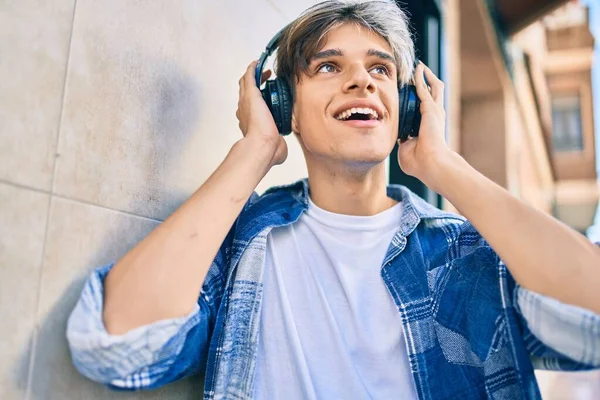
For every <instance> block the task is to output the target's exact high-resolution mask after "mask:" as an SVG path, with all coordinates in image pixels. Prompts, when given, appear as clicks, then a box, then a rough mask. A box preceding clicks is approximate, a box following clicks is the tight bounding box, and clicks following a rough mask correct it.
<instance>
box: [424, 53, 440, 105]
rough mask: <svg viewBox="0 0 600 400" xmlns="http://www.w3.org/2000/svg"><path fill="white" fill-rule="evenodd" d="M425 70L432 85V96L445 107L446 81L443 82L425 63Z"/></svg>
mask: <svg viewBox="0 0 600 400" xmlns="http://www.w3.org/2000/svg"><path fill="white" fill-rule="evenodd" d="M423 67H424V70H425V77H426V78H427V81H428V82H429V86H430V87H431V97H432V98H433V101H435V102H436V103H437V104H438V105H439V106H440V107H442V108H443V107H444V82H442V81H441V80H440V79H439V78H438V77H437V76H436V75H435V74H434V73H433V71H432V70H431V68H429V67H428V66H426V65H425V64H423Z"/></svg>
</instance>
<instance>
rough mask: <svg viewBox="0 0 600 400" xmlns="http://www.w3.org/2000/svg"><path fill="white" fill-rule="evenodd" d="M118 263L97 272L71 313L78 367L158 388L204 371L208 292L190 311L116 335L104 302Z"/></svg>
mask: <svg viewBox="0 0 600 400" xmlns="http://www.w3.org/2000/svg"><path fill="white" fill-rule="evenodd" d="M112 266H113V264H110V265H107V266H105V267H102V268H99V269H97V270H95V271H94V272H93V273H92V275H91V276H90V278H89V279H88V281H87V282H86V284H85V286H84V288H83V291H82V293H81V296H80V298H79V301H78V303H77V305H76V306H75V309H74V310H73V311H72V313H71V315H70V317H69V320H68V323H67V340H68V343H69V348H70V351H71V357H72V360H73V364H74V365H75V367H76V368H77V370H78V371H79V372H80V373H81V374H82V375H84V376H86V377H88V378H90V379H92V380H94V381H96V382H100V383H104V384H106V385H108V386H110V387H112V388H114V389H125V390H138V389H149V388H154V387H158V386H161V385H163V384H165V383H168V382H171V381H174V380H177V379H180V378H182V377H184V376H187V375H191V374H193V373H195V372H197V371H198V370H200V368H201V367H203V366H204V364H205V356H206V354H205V353H206V352H205V351H203V350H202V349H207V347H208V346H207V343H208V337H209V317H208V314H209V308H208V306H207V304H206V301H204V299H203V297H202V296H201V297H200V300H199V302H198V304H196V307H195V308H194V310H193V311H192V312H191V313H189V314H188V315H186V316H183V317H180V318H174V319H166V320H161V321H157V322H155V323H152V324H148V325H145V326H141V327H138V328H136V329H133V330H131V331H129V332H127V333H126V334H123V335H111V334H109V333H108V332H107V331H106V329H105V327H104V323H103V321H102V307H103V303H104V296H103V291H104V290H103V282H104V278H105V276H106V275H107V274H108V271H109V270H110V268H111V267H112Z"/></svg>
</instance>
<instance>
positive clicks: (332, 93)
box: [67, 0, 600, 399]
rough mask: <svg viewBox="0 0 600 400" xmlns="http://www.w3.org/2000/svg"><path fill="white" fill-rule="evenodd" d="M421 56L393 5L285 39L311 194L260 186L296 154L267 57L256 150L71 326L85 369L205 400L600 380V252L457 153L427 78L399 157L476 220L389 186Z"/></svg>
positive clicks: (529, 388)
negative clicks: (402, 91)
mask: <svg viewBox="0 0 600 400" xmlns="http://www.w3.org/2000/svg"><path fill="white" fill-rule="evenodd" d="M413 58H414V52H413V45H412V42H411V39H410V34H409V30H408V26H407V20H406V16H405V15H404V14H403V12H402V11H401V10H399V9H398V8H397V7H396V6H395V5H394V3H392V2H387V1H366V2H360V3H349V2H344V1H337V0H332V1H326V2H324V3H321V4H318V5H316V6H314V7H312V8H310V9H309V10H307V11H306V12H305V13H304V14H303V15H302V16H301V17H299V18H298V19H297V20H296V21H294V22H293V23H292V24H291V25H290V26H288V27H287V28H286V30H285V31H284V33H283V35H282V37H281V42H280V44H279V52H278V60H277V61H278V62H277V73H278V74H277V75H278V76H279V77H284V78H285V79H287V80H288V81H289V83H290V86H291V89H292V92H293V95H294V96H293V98H294V106H293V117H292V128H293V132H294V134H295V136H296V137H297V139H298V140H299V142H300V145H301V146H302V150H303V152H304V155H305V158H306V163H307V167H308V175H309V176H308V179H307V180H302V181H300V182H297V183H295V184H292V185H290V186H286V187H277V188H272V189H270V190H269V191H267V192H266V193H265V194H263V195H262V196H260V197H259V196H257V195H256V193H254V189H255V188H256V186H257V184H258V183H259V182H260V180H261V179H262V178H263V177H264V176H265V174H266V173H267V172H268V171H269V169H270V168H271V167H272V166H274V165H277V164H280V163H282V162H284V161H285V159H286V156H287V147H286V143H285V141H284V139H283V138H282V137H281V136H280V135H279V133H278V129H277V127H276V125H275V123H274V120H273V117H272V115H271V113H270V112H269V110H268V108H267V106H266V104H265V102H264V101H263V99H262V97H261V94H260V91H259V89H258V88H257V87H256V83H255V81H254V72H255V67H256V63H252V64H250V66H249V67H248V69H247V72H246V73H245V74H244V76H243V77H242V78H241V79H240V82H239V83H240V92H239V106H238V112H237V117H238V119H239V121H240V129H241V131H242V133H243V135H244V137H243V139H241V140H240V141H238V142H237V143H236V144H235V145H234V146H233V148H232V149H231V151H230V153H229V154H228V155H227V157H226V159H225V160H224V161H223V163H222V164H221V165H220V166H219V168H218V169H217V170H216V171H215V172H214V173H213V175H212V176H211V177H210V178H209V179H208V180H207V181H206V182H205V183H204V185H202V187H201V188H200V189H199V190H198V191H197V192H196V193H194V194H193V195H192V196H191V198H190V199H189V200H188V201H187V202H186V203H185V204H184V205H183V206H182V207H181V208H180V209H178V210H177V211H176V212H175V213H174V214H173V215H171V216H170V217H169V218H168V219H167V220H165V221H164V223H162V224H161V225H160V226H159V227H157V228H156V229H155V230H154V231H153V232H152V233H151V234H150V235H149V236H148V237H147V238H145V239H144V240H143V241H141V242H140V243H139V244H138V245H137V246H136V247H135V248H133V249H132V250H131V251H130V252H129V253H128V254H126V255H125V257H123V259H121V260H120V261H118V262H117V263H116V264H115V265H114V266H113V265H112V264H111V265H109V266H106V267H104V268H100V269H98V270H97V271H95V272H94V273H93V275H92V276H91V277H90V279H89V281H88V283H87V285H86V286H85V288H84V290H83V293H82V296H81V299H80V301H79V302H78V304H77V306H76V308H75V310H74V311H73V313H72V315H71V317H70V319H69V324H68V332H67V336H68V340H69V344H70V347H71V352H72V356H73V361H74V363H75V365H76V367H77V368H78V369H79V371H80V372H81V373H82V374H84V375H86V376H88V377H89V378H91V379H94V380H96V381H98V382H102V383H105V384H107V385H110V386H111V387H117V388H125V389H141V388H154V387H158V386H161V385H164V384H166V383H169V382H171V381H174V380H176V379H180V378H182V377H184V376H188V375H191V374H194V373H198V372H201V373H202V372H203V373H204V374H205V393H204V397H205V399H213V398H214V399H221V398H228V399H250V398H256V399H321V398H325V399H365V398H374V399H391V398H405V399H413V398H420V399H450V398H452V399H479V398H485V397H490V398H495V399H519V398H528V399H529V398H539V397H540V395H539V391H538V389H537V384H536V380H535V376H534V374H533V368H534V367H542V368H552V369H570V370H575V369H586V368H588V369H589V368H594V367H600V315H599V313H600V290H598V287H599V286H600V285H599V284H600V269H599V266H600V249H598V248H597V247H595V246H594V245H593V244H591V243H589V242H588V241H587V240H586V238H584V237H583V236H581V235H580V234H578V233H576V232H574V231H572V230H571V229H569V228H568V227H566V226H564V225H563V224H561V223H560V222H558V221H556V220H554V219H552V218H551V217H549V216H547V215H545V214H543V213H541V212H539V211H537V210H535V209H533V208H531V207H529V206H528V205H526V204H524V203H522V202H521V201H519V200H517V199H515V198H513V197H512V196H511V195H509V194H508V193H507V192H506V191H505V190H504V189H502V188H500V187H499V186H497V185H495V184H494V183H492V182H491V181H490V180H488V179H486V178H485V177H484V176H482V175H481V174H479V173H478V172H477V171H475V170H474V169H473V168H471V167H470V166H469V165H468V164H467V163H466V162H465V161H464V160H463V159H462V158H461V157H460V156H459V155H458V154H456V153H454V152H452V151H451V150H450V149H449V148H448V147H447V145H446V143H445V141H444V124H445V113H444V104H443V84H442V82H441V81H440V80H439V79H437V78H436V76H435V75H434V74H433V73H432V72H431V71H430V70H429V69H428V68H427V67H425V66H424V65H422V64H419V65H418V66H417V67H416V71H414V72H415V74H414V76H415V81H414V82H415V85H416V87H417V93H418V95H419V97H420V99H421V101H422V104H421V108H420V111H421V114H422V122H421V128H420V131H419V136H418V138H412V139H410V140H408V141H405V142H403V143H401V144H400V149H399V157H398V162H399V163H400V165H401V167H402V169H403V170H404V171H405V172H407V173H409V174H411V175H413V176H416V177H417V178H419V179H421V180H422V181H423V182H425V183H426V184H427V185H428V186H429V187H430V188H432V189H433V190H435V191H436V192H438V193H441V194H442V195H443V196H444V197H446V198H447V199H449V200H450V201H451V202H452V204H454V205H455V206H456V208H457V209H458V210H459V211H460V212H461V213H462V214H463V215H464V216H465V217H466V220H465V218H463V217H461V216H457V215H453V214H449V213H445V212H442V211H440V210H438V209H435V208H434V207H432V206H430V205H428V204H426V203H425V202H424V201H422V200H421V199H419V198H418V197H417V196H415V195H414V194H412V193H410V192H409V191H408V190H407V189H406V188H404V187H401V186H387V187H386V178H385V169H384V163H385V161H386V159H387V158H388V156H389V154H390V153H391V151H392V149H393V147H394V144H395V143H396V139H397V135H398V118H399V115H398V114H399V111H398V110H399V104H398V86H399V85H404V84H406V83H408V81H409V80H410V79H411V76H412V75H413V67H412V65H413ZM266 75H268V74H266ZM266 75H265V76H264V78H265V79H266V78H267V76H266ZM423 76H425V77H426V78H427V81H428V83H429V86H430V90H429V89H428V86H427V85H426V83H425V80H424V78H423ZM355 114H363V117H361V120H358V119H356V118H355V116H356V115H355ZM364 115H367V116H368V120H367V119H365V117H364Z"/></svg>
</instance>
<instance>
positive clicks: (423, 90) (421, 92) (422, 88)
mask: <svg viewBox="0 0 600 400" xmlns="http://www.w3.org/2000/svg"><path fill="white" fill-rule="evenodd" d="M423 68H424V66H423V64H421V63H419V65H417V68H416V69H415V87H416V88H417V95H418V96H419V99H420V100H421V102H425V101H427V100H432V97H431V93H429V87H428V86H427V84H426V83H425V78H423Z"/></svg>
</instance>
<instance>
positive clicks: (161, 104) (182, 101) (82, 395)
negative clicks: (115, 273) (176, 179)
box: [15, 60, 203, 400]
mask: <svg viewBox="0 0 600 400" xmlns="http://www.w3.org/2000/svg"><path fill="white" fill-rule="evenodd" d="M144 68H145V69H146V71H147V73H148V77H150V78H148V77H144V78H143V79H148V83H149V86H151V87H148V91H147V93H150V94H151V95H150V96H148V98H147V99H142V98H140V99H139V100H140V101H143V102H144V103H145V104H147V107H145V108H144V109H145V110H146V111H147V115H144V116H143V118H145V119H146V120H145V121H141V123H140V126H145V127H150V129H149V132H148V134H147V135H146V136H147V138H148V140H149V141H151V147H152V156H151V157H147V158H146V159H145V160H143V162H140V163H139V165H140V168H142V169H144V174H145V176H146V183H145V185H143V187H144V189H143V190H142V191H141V192H140V193H137V194H136V195H135V196H132V198H133V199H134V201H133V204H131V208H130V209H131V210H134V213H135V214H138V215H143V214H144V213H145V211H147V210H149V209H150V210H158V211H159V212H158V215H169V214H171V213H172V212H173V211H174V210H175V209H176V208H177V207H179V205H180V204H181V203H183V202H184V201H185V199H186V198H187V197H189V195H190V193H184V192H181V193H177V194H176V195H175V196H174V195H173V193H172V192H171V190H170V186H172V185H170V184H169V182H167V181H166V179H167V177H168V176H169V174H168V172H169V168H170V167H172V166H173V164H174V161H175V160H177V158H178V157H179V154H180V152H181V151H182V149H183V148H184V146H185V145H186V144H187V143H188V142H189V140H190V138H191V136H192V135H193V134H195V133H196V134H198V132H195V128H196V127H197V125H198V119H199V115H200V111H201V104H200V101H199V96H200V93H201V91H200V89H201V88H199V87H198V85H197V83H196V82H195V81H194V80H193V79H192V78H191V77H190V76H186V75H185V74H184V73H183V72H182V71H181V70H180V69H179V68H178V67H177V66H176V65H175V64H173V63H170V62H165V61H164V60H159V61H158V62H157V61H155V62H149V63H146V64H145V66H144ZM132 78H136V79H137V78H139V77H132ZM144 83H145V82H144ZM141 86H144V85H141ZM125 95H128V94H125ZM140 97H141V96H140ZM117 114H118V113H117ZM106 117H107V118H115V115H109V116H106ZM130 117H131V116H127V115H125V116H123V118H130ZM97 134H98V135H102V134H103V132H97ZM131 151H136V149H131ZM175 164H176V163H175ZM98 167H100V166H98ZM167 194H168V195H167ZM166 198H170V199H175V201H173V202H169V204H166V202H164V203H163V204H154V205H149V203H152V202H157V200H158V201H160V200H161V199H163V200H164V199H166ZM74 204H75V203H74ZM101 212H102V213H103V212H105V211H104V210H102V211H101ZM106 212H107V213H112V212H110V211H106ZM95 215H103V214H95ZM112 216H113V215H111V217H112ZM115 220H116V221H117V222H116V223H114V224H109V225H107V226H108V227H109V229H108V230H106V229H105V230H102V231H100V232H99V233H98V231H99V230H100V229H102V228H99V227H97V226H94V224H91V223H90V224H89V225H92V226H83V225H85V221H80V220H79V221H70V222H62V221H61V222H62V223H63V224H64V225H65V226H66V227H74V228H77V232H78V234H80V233H83V234H84V235H85V234H86V233H87V234H88V235H89V237H93V236H94V233H95V234H96V235H98V234H99V235H101V237H104V240H103V241H101V242H99V243H97V244H95V243H92V241H90V240H89V237H88V238H87V239H86V238H82V240H81V243H74V242H73V241H70V242H69V243H62V244H61V245H60V246H59V248H61V249H63V251H71V249H74V252H78V251H79V252H81V254H78V255H77V256H74V255H71V256H65V257H71V258H69V259H70V260H72V261H71V262H72V263H73V271H81V270H82V269H83V271H82V272H80V273H77V274H73V276H72V278H71V279H72V281H71V283H70V285H68V288H67V289H66V290H65V291H64V292H63V293H62V295H61V296H60V298H58V299H57V300H56V302H55V305H54V306H53V307H52V309H51V310H50V311H49V312H48V313H47V314H46V316H45V318H44V319H43V320H42V321H39V325H38V326H39V334H38V335H37V339H36V340H37V343H36V344H35V349H34V351H35V357H34V358H33V368H32V369H31V371H32V372H31V373H32V376H33V378H32V379H31V380H30V381H31V382H30V386H31V387H30V392H31V394H30V397H29V400H48V399H60V400H64V399H65V398H68V399H141V398H143V399H167V398H168V399H188V398H189V399H192V398H193V399H197V398H198V396H201V393H202V391H203V386H202V385H203V382H202V379H201V378H199V377H193V378H188V379H185V380H182V381H180V382H178V383H176V384H173V385H168V386H167V387H165V388H163V389H159V390H154V391H149V392H136V393H132V392H116V391H112V390H110V389H108V388H106V387H105V386H103V385H100V384H97V383H94V382H92V381H90V380H88V379H87V378H84V377H83V376H81V375H80V374H79V373H78V372H77V371H76V370H75V368H74V367H73V365H72V363H71V358H70V354H69V350H68V346H67V340H66V336H65V330H66V322H67V318H68V316H69V314H70V312H71V310H72V309H73V308H74V306H75V304H76V302H77V299H78V297H79V295H80V293H81V289H82V287H83V284H84V282H85V280H86V279H87V277H88V275H89V273H90V272H91V270H92V269H93V268H95V267H98V266H100V265H103V264H105V263H107V262H110V261H116V260H118V259H119V258H121V257H122V256H123V255H124V254H125V253H126V252H127V251H129V250H130V249H131V248H132V247H133V246H134V245H135V244H136V243H138V242H139V241H140V240H142V239H143V238H144V237H145V236H146V235H147V234H148V233H150V231H151V230H152V229H153V228H154V227H156V225H157V223H154V222H152V221H149V220H141V219H139V218H135V217H132V218H130V217H128V216H120V215H119V216H117V218H116V219H115ZM91 222H93V221H91ZM132 222H133V223H132ZM99 225H102V226H105V225H104V222H103V223H101V224H99ZM94 229H96V231H94ZM66 230H67V231H68V230H69V229H66ZM73 231H75V230H73ZM84 235H80V236H77V235H73V232H71V234H70V235H69V237H72V238H75V240H78V239H77V238H78V237H82V236H84ZM57 236H58V238H50V237H49V240H52V239H54V240H60V238H61V237H62V232H59V234H58V235H57ZM88 243H91V246H93V247H94V248H89V247H91V246H89V245H88V246H87V247H88V248H86V245H85V244H88ZM48 247H49V246H46V248H48ZM79 249H81V250H79ZM94 252H95V254H94ZM92 254H94V255H93V256H88V255H92ZM48 258H49V255H48V254H45V255H44V261H45V263H46V261H47V259H48ZM56 259H61V257H56ZM85 260H90V261H88V262H89V263H90V264H91V265H88V266H87V267H86V268H81V267H82V264H84V263H86V261H85ZM42 273H43V272H42ZM50 279H54V278H53V277H50ZM43 284H44V283H43V282H42V285H43ZM33 337H34V334H33V333H32V335H31V337H30V342H31V341H32V340H34V339H33ZM29 368H30V354H29V352H28V351H27V350H24V351H23V353H22V356H21V359H20V361H19V363H18V365H16V367H15V382H17V384H18V386H19V387H20V388H21V389H23V390H25V386H26V384H27V383H26V378H25V377H27V376H28V370H29Z"/></svg>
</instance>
